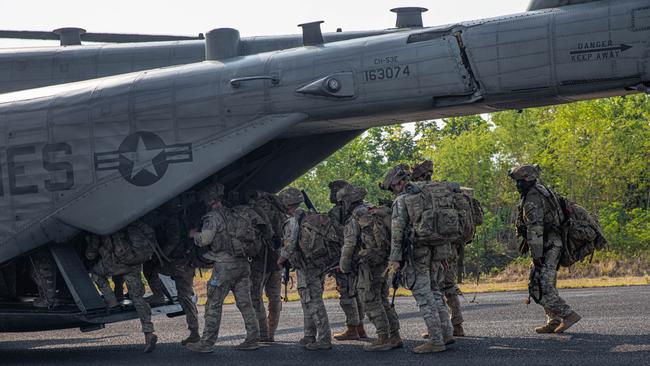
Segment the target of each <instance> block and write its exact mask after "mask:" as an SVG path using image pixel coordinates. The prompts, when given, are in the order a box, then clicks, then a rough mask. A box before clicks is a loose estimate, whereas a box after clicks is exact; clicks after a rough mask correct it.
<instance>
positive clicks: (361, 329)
mask: <svg viewBox="0 0 650 366" xmlns="http://www.w3.org/2000/svg"><path fill="white" fill-rule="evenodd" d="M357 333H358V334H359V338H361V339H368V335H367V334H366V328H364V327H363V322H361V323H359V325H358V326H357Z"/></svg>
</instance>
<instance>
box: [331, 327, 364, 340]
mask: <svg viewBox="0 0 650 366" xmlns="http://www.w3.org/2000/svg"><path fill="white" fill-rule="evenodd" d="M358 329H359V326H357V325H348V329H346V330H345V332H343V333H337V334H334V339H336V340H337V341H358V340H359V338H360V337H359V330H358Z"/></svg>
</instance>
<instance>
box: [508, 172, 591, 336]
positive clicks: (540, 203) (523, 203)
mask: <svg viewBox="0 0 650 366" xmlns="http://www.w3.org/2000/svg"><path fill="white" fill-rule="evenodd" d="M539 172H540V170H539V167H538V166H532V165H523V166H520V167H517V168H515V169H512V170H511V171H510V173H509V175H510V177H511V178H512V179H514V180H516V181H517V184H518V187H519V186H520V185H521V184H525V183H524V182H528V183H529V185H530V188H529V189H528V190H527V191H524V192H522V196H521V200H520V202H519V205H518V206H517V210H518V216H517V222H516V225H517V232H518V235H519V236H522V237H523V238H524V239H525V241H526V243H527V245H528V247H529V248H530V252H531V255H532V257H533V262H534V264H533V266H532V268H531V276H530V278H531V283H530V284H529V291H530V294H531V297H532V298H533V299H534V300H535V301H536V302H537V303H538V304H540V305H542V306H543V307H544V312H545V313H546V317H547V324H546V325H545V326H543V327H539V328H537V332H538V333H553V332H557V331H556V329H557V328H558V327H559V326H560V325H561V324H562V322H563V321H564V320H565V319H570V320H571V321H572V323H575V322H577V321H578V320H580V317H579V316H578V315H577V314H576V313H575V312H573V310H571V307H570V306H569V305H568V304H567V303H566V302H565V301H564V300H563V299H562V298H561V297H560V295H559V293H558V290H557V270H558V268H559V261H560V256H561V254H562V248H563V244H562V237H561V229H560V223H561V222H562V220H563V219H564V217H563V214H562V213H561V211H560V209H559V207H560V206H559V202H558V200H557V196H556V195H555V193H553V192H552V191H550V190H549V189H547V188H546V187H545V186H544V185H543V184H541V183H540V182H539V181H538V178H539ZM540 292H541V293H540ZM571 325H573V324H571ZM569 326H570V325H569ZM567 328H568V327H567ZM562 331H563V330H562Z"/></svg>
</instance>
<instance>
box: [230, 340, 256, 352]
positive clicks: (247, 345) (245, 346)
mask: <svg viewBox="0 0 650 366" xmlns="http://www.w3.org/2000/svg"><path fill="white" fill-rule="evenodd" d="M258 348H260V344H259V343H257V341H243V342H242V343H240V344H238V345H236V346H235V349H238V350H241V351H252V350H256V349H258Z"/></svg>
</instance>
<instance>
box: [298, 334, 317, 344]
mask: <svg viewBox="0 0 650 366" xmlns="http://www.w3.org/2000/svg"><path fill="white" fill-rule="evenodd" d="M314 342H316V337H312V336H305V337H302V338H301V339H300V340H299V341H298V343H299V344H301V345H303V346H306V345H308V344H310V343H314Z"/></svg>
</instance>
